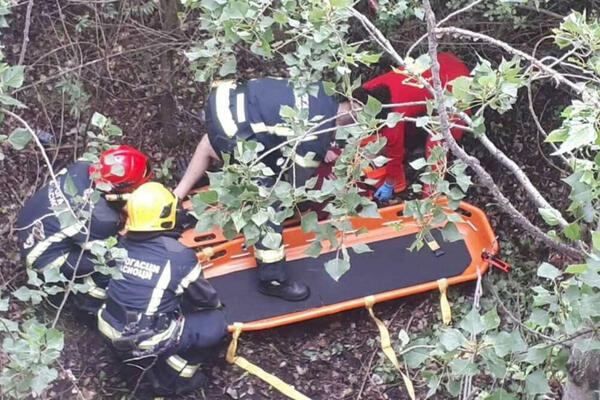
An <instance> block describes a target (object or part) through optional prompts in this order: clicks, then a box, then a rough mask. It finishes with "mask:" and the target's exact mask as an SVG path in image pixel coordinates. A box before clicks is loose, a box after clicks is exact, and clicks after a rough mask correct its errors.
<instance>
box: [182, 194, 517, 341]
mask: <svg viewBox="0 0 600 400" xmlns="http://www.w3.org/2000/svg"><path fill="white" fill-rule="evenodd" d="M188 207H189V204H188ZM403 210H404V205H403V204H399V205H395V206H390V207H385V208H380V209H379V213H380V215H381V218H378V219H374V218H350V221H351V222H352V225H353V227H354V229H355V231H354V232H358V231H359V230H360V229H361V228H366V229H367V230H368V233H363V234H356V233H350V234H346V236H345V239H344V245H345V246H346V247H348V249H349V251H350V253H351V268H350V270H349V271H348V272H346V274H344V275H343V276H342V277H341V278H340V280H339V282H335V281H334V280H333V279H332V278H331V277H330V276H329V274H328V273H327V272H326V271H325V268H324V266H323V265H324V263H325V262H326V261H327V260H330V259H332V258H334V257H335V256H336V249H334V248H331V247H330V245H329V242H328V241H324V242H322V243H321V245H322V247H323V250H322V254H321V255H320V256H319V257H318V258H311V257H309V256H307V255H306V254H305V251H306V249H307V248H308V246H310V245H311V243H312V242H313V241H314V240H315V234H314V233H304V232H303V231H302V229H301V228H300V226H288V227H286V228H285V229H284V232H283V241H284V244H285V246H286V248H285V252H286V262H287V264H288V265H287V266H286V267H287V268H288V273H289V275H290V278H292V279H297V280H299V281H303V282H305V283H307V284H308V286H309V287H310V288H311V295H310V297H309V298H308V299H306V300H305V301H300V302H288V301H284V300H281V299H278V298H273V297H268V296H265V295H262V294H260V293H259V292H258V291H257V285H258V278H257V274H256V271H254V268H256V261H255V259H254V255H253V249H252V248H246V246H245V243H244V239H243V237H241V236H240V237H237V238H235V239H233V240H230V241H227V240H226V239H225V237H224V236H223V234H222V232H221V231H220V230H219V229H216V228H215V229H213V230H212V231H210V232H204V233H198V232H194V231H193V229H192V230H189V231H186V232H185V233H184V234H183V236H182V238H181V239H180V241H181V242H182V243H183V244H185V245H186V246H187V247H190V248H193V249H195V250H196V251H197V253H198V258H199V259H201V260H203V265H204V275H205V277H206V278H207V279H208V280H209V281H210V282H211V283H212V284H213V286H214V287H215V288H216V290H217V291H218V293H219V297H220V298H221V301H222V302H223V303H224V304H225V305H226V307H225V313H226V315H227V320H228V323H229V324H230V326H229V329H230V331H233V329H234V328H233V323H234V322H242V323H243V330H244V331H250V330H261V329H270V328H274V327H278V326H282V325H287V324H292V323H296V322H301V321H306V320H309V319H313V318H318V317H322V316H326V315H330V314H335V313H339V312H342V311H346V310H350V309H354V308H360V307H364V306H365V298H366V297H368V296H373V297H374V300H375V302H376V303H379V302H382V301H388V300H393V299H398V298H401V297H405V296H410V295H413V294H417V293H423V292H427V291H431V290H438V288H439V287H440V284H439V282H440V281H443V282H444V285H445V284H446V283H447V284H448V285H456V284H460V283H463V282H467V281H474V280H476V279H477V276H478V272H479V273H480V274H482V275H483V274H484V273H485V272H486V271H487V270H488V268H489V265H490V264H498V263H499V262H498V261H495V255H496V254H497V253H498V244H497V241H496V239H495V235H494V232H493V230H492V227H491V226H490V223H489V221H488V219H487V217H486V215H485V213H484V212H483V211H482V210H481V209H479V208H477V207H475V206H473V205H471V204H468V203H466V202H461V203H460V207H459V209H458V210H457V211H452V210H450V209H447V210H446V211H445V212H447V213H454V212H457V213H459V214H460V215H461V217H462V218H463V220H464V221H465V222H464V223H457V224H456V226H457V228H458V231H459V232H460V234H461V236H462V239H461V240H458V241H455V242H452V243H450V242H444V241H443V240H442V237H441V234H440V232H439V231H438V230H437V229H434V230H433V231H432V233H433V236H434V238H435V241H436V242H437V243H438V244H439V246H440V250H441V251H435V252H434V251H431V250H429V249H428V248H427V246H425V247H424V248H423V249H421V250H420V251H412V252H411V251H409V250H408V249H407V248H408V247H409V246H410V245H411V243H412V242H413V241H414V239H415V235H416V234H417V233H418V231H419V227H418V225H417V223H416V221H415V220H414V219H412V218H407V217H404V216H403V215H402V212H403ZM436 228H442V226H438V227H436ZM360 243H363V244H368V245H369V246H370V247H371V249H372V250H373V252H368V253H362V254H354V253H352V251H351V250H350V248H351V247H352V246H354V245H356V244H360ZM507 268H508V267H507Z"/></svg>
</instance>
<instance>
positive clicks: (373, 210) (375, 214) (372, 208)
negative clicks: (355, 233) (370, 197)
mask: <svg viewBox="0 0 600 400" xmlns="http://www.w3.org/2000/svg"><path fill="white" fill-rule="evenodd" d="M359 215H360V216H361V217H363V218H381V214H379V210H378V209H377V204H375V203H372V204H367V205H366V206H363V208H362V210H361V211H360V213H359Z"/></svg>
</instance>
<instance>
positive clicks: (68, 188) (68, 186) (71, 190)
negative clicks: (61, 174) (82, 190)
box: [64, 175, 78, 197]
mask: <svg viewBox="0 0 600 400" xmlns="http://www.w3.org/2000/svg"><path fill="white" fill-rule="evenodd" d="M64 190H65V194H68V195H69V196H71V197H75V196H77V192H78V190H77V186H75V182H73V177H72V176H71V175H67V176H66V177H65V183H64Z"/></svg>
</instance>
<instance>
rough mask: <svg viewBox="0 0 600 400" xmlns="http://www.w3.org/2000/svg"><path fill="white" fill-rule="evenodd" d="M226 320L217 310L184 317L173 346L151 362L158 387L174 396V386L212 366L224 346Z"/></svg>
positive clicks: (175, 387) (198, 312) (197, 312)
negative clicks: (178, 338) (203, 367)
mask: <svg viewBox="0 0 600 400" xmlns="http://www.w3.org/2000/svg"><path fill="white" fill-rule="evenodd" d="M226 334H227V321H226V320H225V313H224V312H223V311H221V310H202V311H196V312H193V313H190V314H186V315H185V322H184V326H183V331H182V334H181V338H180V340H179V343H178V344H177V346H175V347H173V348H172V349H170V350H169V351H167V352H165V353H163V354H161V355H160V356H159V358H158V359H157V360H156V362H155V363H154V365H153V367H152V369H153V374H152V375H153V377H154V379H157V380H158V382H159V383H160V386H161V387H163V388H166V389H169V390H171V391H173V393H177V386H178V384H182V383H184V382H185V381H186V380H189V379H192V378H193V375H194V374H195V372H196V371H197V370H198V369H200V368H201V367H202V366H203V365H204V366H205V365H206V364H209V363H212V362H214V361H215V360H216V358H217V357H218V355H219V351H220V349H221V348H222V347H223V346H224V345H225V342H224V340H223V339H224V338H225V336H226Z"/></svg>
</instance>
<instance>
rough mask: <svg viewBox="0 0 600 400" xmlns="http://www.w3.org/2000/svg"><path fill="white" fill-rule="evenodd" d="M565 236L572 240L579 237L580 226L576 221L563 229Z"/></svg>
mask: <svg viewBox="0 0 600 400" xmlns="http://www.w3.org/2000/svg"><path fill="white" fill-rule="evenodd" d="M563 232H564V234H565V236H566V237H567V238H569V239H571V240H573V241H578V240H580V239H581V228H580V227H579V224H578V223H577V222H573V223H572V224H569V225H567V226H566V227H565V228H564V230H563Z"/></svg>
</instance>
